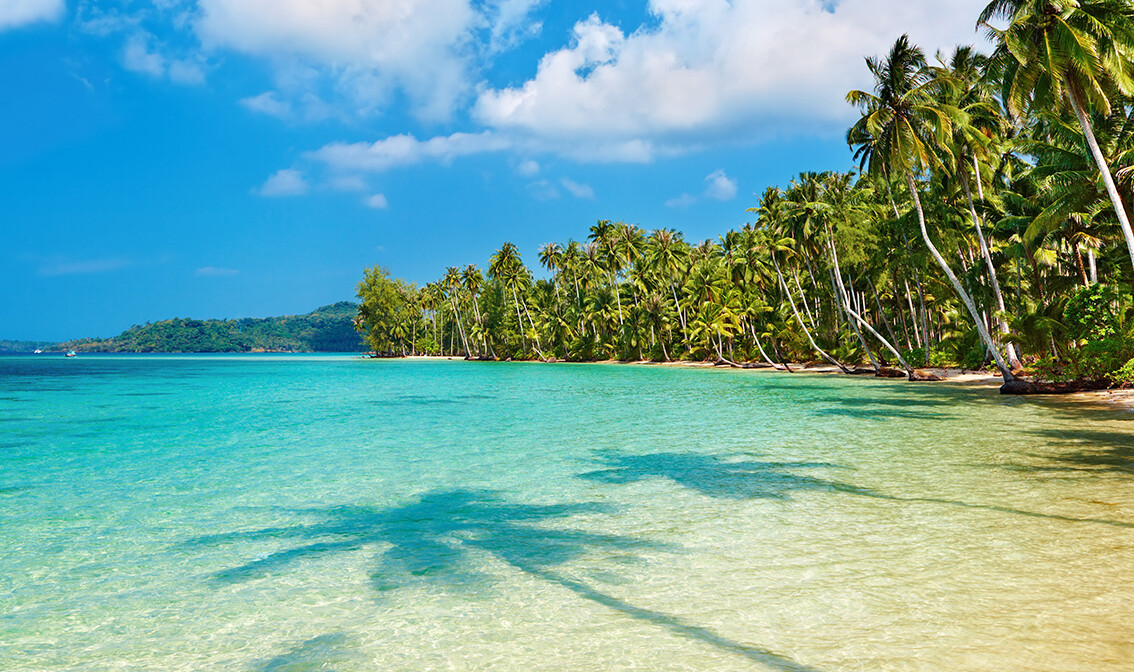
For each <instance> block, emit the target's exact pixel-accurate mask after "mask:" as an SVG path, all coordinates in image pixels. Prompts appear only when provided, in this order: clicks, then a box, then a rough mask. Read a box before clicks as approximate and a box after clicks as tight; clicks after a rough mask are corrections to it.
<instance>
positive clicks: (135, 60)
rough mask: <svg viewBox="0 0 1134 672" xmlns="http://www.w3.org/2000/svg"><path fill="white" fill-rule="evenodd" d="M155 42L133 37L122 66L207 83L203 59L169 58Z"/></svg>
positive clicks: (150, 38) (141, 35)
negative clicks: (154, 44) (154, 46)
mask: <svg viewBox="0 0 1134 672" xmlns="http://www.w3.org/2000/svg"><path fill="white" fill-rule="evenodd" d="M0 1H2V0H0ZM153 42H155V38H154V36H153V35H151V34H150V33H147V32H145V31H137V32H135V33H134V34H133V35H131V36H130V37H129V38H128V39H127V40H126V46H125V47H123V49H122V66H123V67H125V68H126V69H127V70H132V71H134V72H140V73H142V74H145V75H149V76H151V77H155V78H158V79H161V78H163V77H166V76H168V77H169V81H171V82H173V83H175V84H186V85H196V84H203V83H204V82H205V70H204V65H203V59H202V58H201V57H200V56H199V55H194V56H190V57H189V58H185V59H176V58H167V57H166V56H165V55H164V54H162V53H161V51H160V50H159V49H155V48H152V45H153Z"/></svg>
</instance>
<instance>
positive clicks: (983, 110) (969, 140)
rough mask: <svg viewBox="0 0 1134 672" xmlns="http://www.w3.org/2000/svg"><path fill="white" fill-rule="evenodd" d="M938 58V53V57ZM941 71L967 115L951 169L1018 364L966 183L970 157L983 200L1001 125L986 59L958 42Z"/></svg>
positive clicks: (1011, 357)
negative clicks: (986, 169) (985, 160)
mask: <svg viewBox="0 0 1134 672" xmlns="http://www.w3.org/2000/svg"><path fill="white" fill-rule="evenodd" d="M938 60H940V57H938ZM942 65H943V67H942V73H943V74H944V75H945V76H946V77H949V78H951V79H952V80H953V82H954V84H955V87H954V90H953V93H954V97H955V99H956V101H955V105H956V106H957V107H958V108H959V109H961V110H963V111H964V112H965V113H966V114H967V115H968V119H969V123H967V124H954V126H953V130H954V132H953V153H954V156H955V157H956V162H955V166H954V172H955V173H956V175H957V176H958V177H959V178H960V182H961V185H962V186H963V187H964V191H965V199H966V201H967V202H968V206H969V216H970V217H971V218H972V222H973V227H974V228H975V229H976V234H977V242H978V244H979V246H980V252H981V258H982V259H983V260H984V264H985V268H986V270H987V271H988V279H989V285H990V286H991V288H992V296H993V299H994V300H995V301H996V315H995V317H996V323H997V327H998V330H999V332H1000V338H1001V340H1002V341H1005V350H1006V354H1007V357H1008V365H1009V366H1011V367H1012V368H1013V369H1019V368H1021V364H1020V358H1019V357H1017V356H1016V348H1015V346H1014V345H1013V344H1012V342H1011V341H1010V340H1007V336H1008V334H1009V329H1008V321H1007V319H1006V318H1005V310H1004V294H1003V293H1002V292H1001V291H1000V280H999V278H998V277H997V275H996V266H995V265H994V264H993V263H992V252H991V251H990V249H989V245H988V241H987V240H986V238H985V235H984V226H983V225H982V224H983V218H982V217H981V216H979V215H978V214H977V211H976V206H975V205H974V203H973V194H972V189H970V187H969V177H968V163H969V161H970V160H971V162H972V165H973V175H974V177H975V178H976V183H977V191H978V194H979V196H980V200H981V201H983V200H984V187H983V181H982V179H981V174H980V168H981V162H980V159H981V157H983V156H987V155H988V145H989V144H990V143H991V142H992V138H994V137H995V136H996V135H997V134H998V132H999V131H1000V130H1001V129H1002V128H1003V126H1004V120H1003V119H1002V118H1001V116H1000V112H999V110H998V109H997V105H996V104H995V103H994V101H993V100H992V96H991V95H990V94H989V91H988V87H987V86H985V84H986V82H985V80H984V77H983V76H982V73H983V71H985V70H986V69H987V67H988V59H987V58H986V57H985V56H983V55H982V54H980V53H978V52H976V51H975V50H974V49H973V48H972V47H968V46H961V47H957V48H956V49H955V50H954V51H953V55H952V57H950V59H949V62H948V64H942Z"/></svg>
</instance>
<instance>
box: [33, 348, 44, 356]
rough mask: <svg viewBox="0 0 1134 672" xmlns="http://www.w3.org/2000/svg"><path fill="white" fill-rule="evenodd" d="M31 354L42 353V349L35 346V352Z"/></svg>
mask: <svg viewBox="0 0 1134 672" xmlns="http://www.w3.org/2000/svg"><path fill="white" fill-rule="evenodd" d="M32 354H35V355H42V354H43V350H40V349H39V348H36V349H35V352H34V353H32Z"/></svg>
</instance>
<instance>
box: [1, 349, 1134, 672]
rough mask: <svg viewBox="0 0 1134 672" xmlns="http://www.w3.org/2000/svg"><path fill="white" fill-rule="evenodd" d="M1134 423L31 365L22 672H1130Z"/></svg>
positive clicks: (767, 388) (9, 625)
mask: <svg viewBox="0 0 1134 672" xmlns="http://www.w3.org/2000/svg"><path fill="white" fill-rule="evenodd" d="M1132 570H1134V418H1132V417H1131V415H1130V414H1128V413H1125V412H1121V411H1114V410H1109V411H1100V410H1098V409H1091V408H1089V407H1087V406H1085V405H1083V404H1079V403H1072V402H1065V401H1042V400H1041V401H1037V400H1034V399H1020V398H1001V397H999V396H997V395H996V394H995V393H994V392H989V391H988V390H982V389H975V388H962V387H953V386H944V385H917V384H910V383H904V382H895V381H877V380H873V379H858V378H855V379H851V378H843V377H836V376H808V375H786V374H775V373H768V372H751V371H732V370H706V369H687V368H665V367H639V366H601V365H593V366H584V365H531V364H479V363H465V362H457V361H453V362H448V361H439V362H438V361H372V360H359V359H353V358H349V357H299V356H232V357H203V356H185V357H172V356H169V357H167V356H160V357H159V356H148V357H122V356H114V357H95V356H81V357H78V358H75V359H72V360H64V359H63V358H60V357H50V358H48V357H44V356H40V357H6V358H0V669H4V670H9V669H10V670H159V669H160V670H206V669H217V670H222V669H223V670H250V671H252V670H260V671H274V672H284V671H286V672H298V671H300V670H339V671H352V670H406V671H410V670H414V671H417V670H494V671H497V670H499V671H505V672H507V671H510V670H516V671H520V670H524V671H527V670H548V671H550V670H600V669H601V670H804V671H815V672H827V671H832V672H833V671H836V670H838V671H843V670H863V671H866V670H870V671H875V670H942V671H946V670H948V671H952V670H989V671H993V670H997V671H999V670H1053V671H1054V670H1059V671H1061V672H1066V671H1069V670H1091V671H1107V670H1129V669H1132V667H1134V644H1132V643H1131V642H1132V641H1134V608H1132V607H1131V605H1132V604H1134V581H1131V580H1130V576H1131V571H1132Z"/></svg>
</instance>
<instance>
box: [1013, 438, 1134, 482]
mask: <svg viewBox="0 0 1134 672" xmlns="http://www.w3.org/2000/svg"><path fill="white" fill-rule="evenodd" d="M1032 433H1033V434H1035V435H1037V436H1040V437H1043V438H1044V439H1045V440H1047V441H1048V442H1051V443H1054V444H1055V445H1057V446H1059V447H1061V448H1066V449H1071V452H1067V453H1061V454H1059V455H1044V456H1042V458H1041V459H1043V460H1044V461H1045V462H1046V464H1044V465H1038V466H1035V465H1026V466H1025V465H1013V468H1014V469H1022V470H1027V471H1036V472H1076V471H1078V472H1088V473H1100V472H1102V473H1113V474H1128V475H1134V436H1132V435H1130V434H1125V433H1122V432H1107V431H1100V430H1088V429H1073V430H1071V429H1069V430H1063V429H1039V430H1034V431H1033V432H1032ZM1037 457H1039V456H1037Z"/></svg>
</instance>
